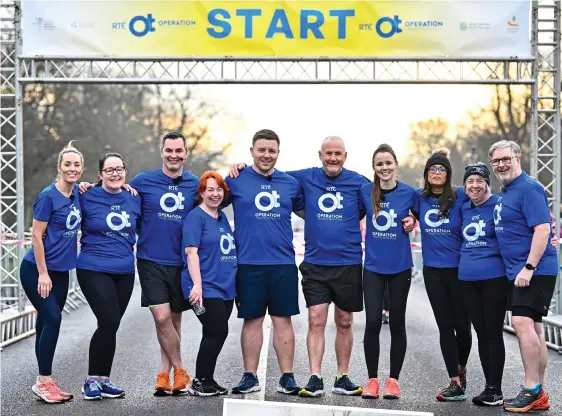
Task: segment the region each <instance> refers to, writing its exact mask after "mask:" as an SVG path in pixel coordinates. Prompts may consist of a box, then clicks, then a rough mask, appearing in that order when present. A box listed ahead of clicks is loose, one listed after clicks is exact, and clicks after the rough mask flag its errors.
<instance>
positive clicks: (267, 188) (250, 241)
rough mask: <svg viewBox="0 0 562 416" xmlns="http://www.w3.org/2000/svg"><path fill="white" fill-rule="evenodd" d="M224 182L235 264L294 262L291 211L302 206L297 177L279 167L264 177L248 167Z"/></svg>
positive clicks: (301, 193) (300, 190)
mask: <svg viewBox="0 0 562 416" xmlns="http://www.w3.org/2000/svg"><path fill="white" fill-rule="evenodd" d="M226 183H227V185H228V187H229V188H230V196H229V199H228V201H226V202H225V204H226V205H228V204H229V203H230V202H232V205H233V208H234V237H235V238H236V246H237V247H238V264H255V265H260V264H263V265H267V264H295V249H294V246H293V228H292V225H291V213H292V212H294V211H300V210H302V209H304V201H303V190H302V186H301V185H300V184H299V181H297V180H296V179H295V178H293V177H292V176H289V175H287V174H286V173H284V172H280V171H278V170H275V171H274V172H273V173H272V174H271V175H270V176H269V177H266V176H263V175H260V174H259V173H257V172H256V171H255V170H254V168H253V167H249V168H247V169H244V170H243V171H241V172H240V176H238V177H237V178H236V179H233V178H231V177H227V178H226Z"/></svg>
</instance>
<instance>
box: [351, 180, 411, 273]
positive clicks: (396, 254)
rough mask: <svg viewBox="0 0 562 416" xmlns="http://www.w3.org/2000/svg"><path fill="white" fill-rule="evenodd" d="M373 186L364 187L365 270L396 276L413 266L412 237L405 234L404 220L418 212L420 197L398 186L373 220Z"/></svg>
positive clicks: (406, 187)
mask: <svg viewBox="0 0 562 416" xmlns="http://www.w3.org/2000/svg"><path fill="white" fill-rule="evenodd" d="M372 189H373V185H372V184H370V183H367V184H365V185H363V186H362V187H361V200H362V205H363V207H364V208H365V210H366V219H367V230H366V233H365V268H366V269H367V270H369V271H371V272H374V273H380V274H396V273H400V272H403V271H405V270H408V269H410V268H412V267H413V266H414V263H413V262H412V249H411V248H410V237H409V236H408V234H407V233H406V232H405V231H404V226H403V224H402V220H403V219H404V218H406V217H407V216H408V215H410V209H413V208H415V205H416V201H417V193H416V190H415V189H414V188H412V187H411V186H410V185H406V184H405V183H402V182H398V183H397V186H396V188H395V189H394V190H392V191H391V192H387V193H385V194H384V198H383V200H382V202H381V204H380V208H381V211H380V212H379V215H378V216H377V217H376V218H374V215H373V204H372V202H371V195H372Z"/></svg>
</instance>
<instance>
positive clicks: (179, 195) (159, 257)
mask: <svg viewBox="0 0 562 416" xmlns="http://www.w3.org/2000/svg"><path fill="white" fill-rule="evenodd" d="M181 178H182V180H181V181H178V180H176V179H172V178H170V177H169V176H167V175H165V174H164V172H162V169H156V170H152V171H144V172H141V173H139V174H138V175H137V176H135V177H134V178H133V180H132V181H131V183H130V185H131V186H132V187H133V188H135V189H136V190H137V192H138V193H139V196H140V197H141V200H142V219H141V223H140V232H139V240H138V243H137V257H138V258H140V259H144V260H149V261H152V262H155V263H157V264H162V265H166V266H181V265H182V253H181V252H182V250H181V224H182V220H183V218H184V217H185V216H186V215H187V214H188V213H189V212H190V211H191V210H192V209H193V207H194V206H195V200H196V196H197V187H198V186H199V178H197V176H195V175H193V174H191V173H189V172H187V171H184V172H183V175H182V176H181Z"/></svg>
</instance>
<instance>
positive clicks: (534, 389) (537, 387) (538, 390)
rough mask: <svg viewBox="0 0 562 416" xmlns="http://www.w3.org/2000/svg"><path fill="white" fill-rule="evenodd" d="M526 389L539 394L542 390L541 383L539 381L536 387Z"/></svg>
mask: <svg viewBox="0 0 562 416" xmlns="http://www.w3.org/2000/svg"><path fill="white" fill-rule="evenodd" d="M525 390H526V391H528V392H529V393H532V394H539V392H540V391H541V385H540V383H537V384H536V385H535V387H534V388H532V389H525Z"/></svg>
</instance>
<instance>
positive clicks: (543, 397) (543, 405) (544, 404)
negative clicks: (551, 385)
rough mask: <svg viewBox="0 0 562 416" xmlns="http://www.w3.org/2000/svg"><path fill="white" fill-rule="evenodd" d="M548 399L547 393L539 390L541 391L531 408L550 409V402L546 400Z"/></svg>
mask: <svg viewBox="0 0 562 416" xmlns="http://www.w3.org/2000/svg"><path fill="white" fill-rule="evenodd" d="M548 399H549V396H548V394H547V393H546V392H545V391H544V390H541V392H540V393H539V397H537V400H536V401H535V403H534V404H533V410H548V409H550V403H549V402H548Z"/></svg>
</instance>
